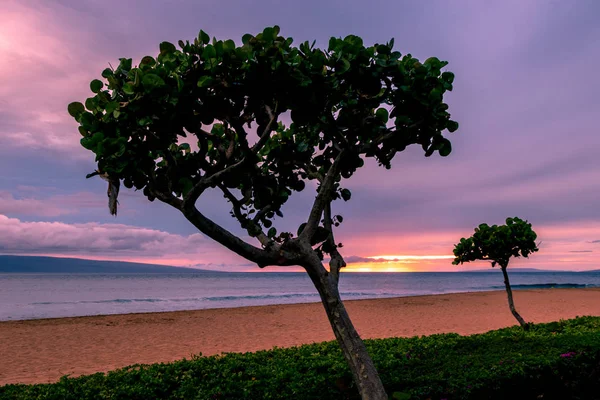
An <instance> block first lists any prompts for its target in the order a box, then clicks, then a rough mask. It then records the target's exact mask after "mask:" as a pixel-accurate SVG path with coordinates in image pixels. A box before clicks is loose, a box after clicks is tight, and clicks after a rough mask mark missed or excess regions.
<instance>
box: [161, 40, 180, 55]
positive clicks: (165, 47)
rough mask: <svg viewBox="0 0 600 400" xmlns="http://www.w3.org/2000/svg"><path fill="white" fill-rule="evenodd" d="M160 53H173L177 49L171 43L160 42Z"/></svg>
mask: <svg viewBox="0 0 600 400" xmlns="http://www.w3.org/2000/svg"><path fill="white" fill-rule="evenodd" d="M159 48H160V52H161V54H166V53H173V52H175V51H177V47H175V45H174V44H173V43H169V42H162V43H161V44H160V46H159Z"/></svg>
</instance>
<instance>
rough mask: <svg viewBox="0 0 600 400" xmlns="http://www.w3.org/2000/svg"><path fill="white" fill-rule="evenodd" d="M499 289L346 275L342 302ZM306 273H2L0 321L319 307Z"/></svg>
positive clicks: (567, 276) (589, 282) (532, 278)
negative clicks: (277, 306)
mask: <svg viewBox="0 0 600 400" xmlns="http://www.w3.org/2000/svg"><path fill="white" fill-rule="evenodd" d="M510 278H511V284H512V287H513V289H515V290H520V289H543V288H551V287H555V288H586V287H600V272H514V273H511V274H510ZM487 290H504V284H503V279H502V274H501V273H500V272H499V271H495V270H490V272H461V273H455V272H429V273H426V272H422V273H417V272H415V273H346V274H342V276H341V280H340V292H341V294H342V298H343V299H345V300H350V299H373V298H383V297H402V296H419V295H430V294H442V293H460V292H473V291H487ZM318 301H319V297H318V294H317V292H316V289H315V288H314V287H313V286H312V283H311V282H310V280H309V278H308V277H307V276H306V274H304V273H260V272H257V273H221V272H200V273H197V274H196V273H193V274H190V273H187V274H171V273H153V274H140V273H132V274H116V273H115V274H68V275H67V274H0V320H3V321H6V320H24V319H37V318H57V317H74V316H85V315H104V314H126V313H140V312H158V311H176V310H198V309H206V308H223V307H246V306H258V305H266V304H289V303H308V302H318Z"/></svg>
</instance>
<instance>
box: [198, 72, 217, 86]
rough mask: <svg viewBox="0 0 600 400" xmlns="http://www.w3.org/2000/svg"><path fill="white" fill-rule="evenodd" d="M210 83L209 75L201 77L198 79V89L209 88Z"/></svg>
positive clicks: (211, 79) (211, 81)
mask: <svg viewBox="0 0 600 400" xmlns="http://www.w3.org/2000/svg"><path fill="white" fill-rule="evenodd" d="M212 83H213V78H212V76H209V75H204V76H201V77H200V79H198V87H207V86H210V85H211V84H212Z"/></svg>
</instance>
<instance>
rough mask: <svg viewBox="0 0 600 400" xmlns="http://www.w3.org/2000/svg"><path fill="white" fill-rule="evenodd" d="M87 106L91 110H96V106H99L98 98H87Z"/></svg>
mask: <svg viewBox="0 0 600 400" xmlns="http://www.w3.org/2000/svg"><path fill="white" fill-rule="evenodd" d="M85 108H87V109H88V110H90V111H96V108H98V100H96V98H95V97H90V98H87V99H86V100H85Z"/></svg>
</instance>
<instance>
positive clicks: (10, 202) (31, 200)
mask: <svg viewBox="0 0 600 400" xmlns="http://www.w3.org/2000/svg"><path fill="white" fill-rule="evenodd" d="M21 191H22V192H25V193H27V192H31V191H29V190H21ZM34 193H35V194H36V195H37V196H36V197H32V196H31V195H28V196H27V197H15V196H14V195H13V194H12V193H10V192H8V191H0V214H5V215H21V216H36V217H59V216H63V215H71V214H78V213H83V212H86V211H87V210H89V209H92V208H95V209H100V208H102V209H106V207H107V203H106V200H105V199H104V198H103V197H102V196H99V195H97V194H93V193H90V192H79V193H73V194H54V195H51V196H43V193H40V192H39V191H38V192H34ZM40 194H41V196H40Z"/></svg>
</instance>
